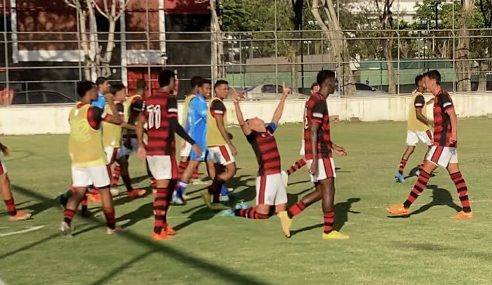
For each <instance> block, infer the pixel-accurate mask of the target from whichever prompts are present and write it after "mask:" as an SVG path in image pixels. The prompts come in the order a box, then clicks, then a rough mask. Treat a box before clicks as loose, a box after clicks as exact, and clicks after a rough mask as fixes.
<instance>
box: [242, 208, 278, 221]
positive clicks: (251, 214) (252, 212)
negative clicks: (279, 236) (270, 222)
mask: <svg viewBox="0 0 492 285" xmlns="http://www.w3.org/2000/svg"><path fill="white" fill-rule="evenodd" d="M234 215H235V216H237V217H243V218H248V219H255V220H264V219H268V218H270V217H271V216H272V215H270V214H261V213H258V212H257V211H256V209H255V208H248V209H237V210H235V211H234Z"/></svg>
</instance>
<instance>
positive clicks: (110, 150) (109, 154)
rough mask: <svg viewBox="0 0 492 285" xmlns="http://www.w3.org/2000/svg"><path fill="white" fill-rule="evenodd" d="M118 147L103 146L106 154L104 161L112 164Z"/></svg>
mask: <svg viewBox="0 0 492 285" xmlns="http://www.w3.org/2000/svg"><path fill="white" fill-rule="evenodd" d="M118 149H119V147H114V146H105V147H104V153H105V154H106V163H107V164H112V163H113V162H115V161H116V156H117V154H118Z"/></svg>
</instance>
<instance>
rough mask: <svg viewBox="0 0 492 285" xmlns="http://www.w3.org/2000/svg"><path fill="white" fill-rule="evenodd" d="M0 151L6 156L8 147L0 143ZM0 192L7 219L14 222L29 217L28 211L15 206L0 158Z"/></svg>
mask: <svg viewBox="0 0 492 285" xmlns="http://www.w3.org/2000/svg"><path fill="white" fill-rule="evenodd" d="M0 151H1V152H2V153H3V155H4V156H8V155H9V154H10V153H9V149H8V148H7V147H6V146H5V145H3V144H2V143H0ZM0 192H1V193H2V197H3V201H4V202H5V206H6V207H7V213H8V214H9V221H11V222H16V221H22V220H27V219H29V218H30V217H31V213H30V212H28V211H22V210H17V208H16V207H15V202H14V196H13V195H12V190H11V188H10V180H9V176H8V174H7V168H6V167H5V164H4V163H3V161H2V160H1V159H0Z"/></svg>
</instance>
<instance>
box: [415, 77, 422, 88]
mask: <svg viewBox="0 0 492 285" xmlns="http://www.w3.org/2000/svg"><path fill="white" fill-rule="evenodd" d="M422 79H424V76H423V75H422V74H419V75H417V76H415V86H417V87H419V82H420V81H422Z"/></svg>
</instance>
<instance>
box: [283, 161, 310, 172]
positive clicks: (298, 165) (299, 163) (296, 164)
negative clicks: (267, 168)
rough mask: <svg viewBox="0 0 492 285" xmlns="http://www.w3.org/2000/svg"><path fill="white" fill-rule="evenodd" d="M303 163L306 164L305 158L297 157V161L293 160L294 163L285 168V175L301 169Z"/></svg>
mask: <svg viewBox="0 0 492 285" xmlns="http://www.w3.org/2000/svg"><path fill="white" fill-rule="evenodd" d="M304 165H306V160H305V159H304V158H301V159H299V160H298V161H296V162H294V164H292V165H291V167H289V169H287V175H291V174H292V173H294V172H296V171H297V170H299V169H301V168H302V167H303V166H304Z"/></svg>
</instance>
